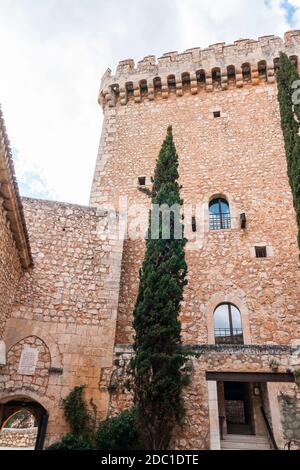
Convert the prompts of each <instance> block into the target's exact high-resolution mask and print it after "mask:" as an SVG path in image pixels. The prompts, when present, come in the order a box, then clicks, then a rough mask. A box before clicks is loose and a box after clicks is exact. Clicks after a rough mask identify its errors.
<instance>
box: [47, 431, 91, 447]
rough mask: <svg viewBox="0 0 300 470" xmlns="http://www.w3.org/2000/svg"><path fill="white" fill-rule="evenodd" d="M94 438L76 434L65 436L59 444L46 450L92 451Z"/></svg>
mask: <svg viewBox="0 0 300 470" xmlns="http://www.w3.org/2000/svg"><path fill="white" fill-rule="evenodd" d="M94 449H95V443H94V436H93V434H91V435H84V436H78V435H77V434H71V433H70V434H67V435H66V436H64V437H63V438H62V440H61V441H60V442H57V443H56V444H53V445H52V446H50V447H48V450H94Z"/></svg>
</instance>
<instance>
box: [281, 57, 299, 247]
mask: <svg viewBox="0 0 300 470" xmlns="http://www.w3.org/2000/svg"><path fill="white" fill-rule="evenodd" d="M297 80H299V75H298V74H297V72H296V69H295V66H294V65H293V64H292V63H291V61H290V60H289V58H288V57H287V55H286V54H284V53H281V54H280V60H279V70H278V72H277V83H278V101H279V106H280V115H281V127H282V131H283V136H284V143H285V152H286V158H287V166H288V176H289V181H290V185H291V189H292V194H293V201H294V207H295V210H296V215H297V222H298V228H299V231H298V244H299V247H300V137H299V125H300V106H299V104H298V105H297V104H294V103H293V98H292V97H293V93H294V92H295V89H294V88H293V87H292V85H293V83H294V82H295V81H297Z"/></svg>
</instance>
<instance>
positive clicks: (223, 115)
mask: <svg viewBox="0 0 300 470" xmlns="http://www.w3.org/2000/svg"><path fill="white" fill-rule="evenodd" d="M215 113H220V117H219V118H215V116H214V114H215ZM227 117H228V115H227V113H225V112H223V111H222V107H221V106H214V107H212V108H210V110H209V119H211V120H212V121H214V120H216V121H217V122H218V120H219V119H221V118H227Z"/></svg>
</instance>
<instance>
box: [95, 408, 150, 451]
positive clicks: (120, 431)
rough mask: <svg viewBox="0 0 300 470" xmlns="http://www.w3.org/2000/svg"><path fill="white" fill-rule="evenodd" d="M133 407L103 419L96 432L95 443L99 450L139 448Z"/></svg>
mask: <svg viewBox="0 0 300 470" xmlns="http://www.w3.org/2000/svg"><path fill="white" fill-rule="evenodd" d="M135 419H136V412H135V410H134V409H131V410H127V411H123V412H122V413H120V414H119V415H118V416H116V417H115V418H110V419H107V420H106V421H103V422H102V423H101V424H100V426H99V429H98V431H97V433H96V438H95V441H96V442H95V445H96V448H97V449H99V450H100V449H101V450H139V449H141V445H140V444H139V443H138V434H137V431H136V428H135Z"/></svg>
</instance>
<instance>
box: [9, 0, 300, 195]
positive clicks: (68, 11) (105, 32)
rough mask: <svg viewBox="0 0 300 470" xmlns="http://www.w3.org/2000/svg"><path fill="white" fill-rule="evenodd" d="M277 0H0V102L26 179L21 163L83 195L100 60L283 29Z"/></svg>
mask: <svg viewBox="0 0 300 470" xmlns="http://www.w3.org/2000/svg"><path fill="white" fill-rule="evenodd" d="M283 3H284V2H281V1H279V0H276V1H275V0H274V1H269V2H265V1H264V0H243V1H242V2H241V1H240V0H227V1H226V2H224V1H223V0H215V1H214V2H211V1H206V0H201V1H200V0H160V1H158V0H151V1H150V0H140V1H136V2H130V3H125V2H124V0H111V1H110V2H106V1H99V0H86V1H84V2H83V1H82V0H43V2H37V1H36V0H0V11H1V16H0V57H1V73H0V102H1V103H2V105H3V112H4V116H5V118H6V121H7V127H8V132H9V136H10V139H11V141H12V145H13V146H14V147H16V148H17V149H18V152H19V157H18V159H17V162H16V164H17V165H16V166H17V171H18V174H19V176H20V178H21V179H22V178H23V183H24V178H25V176H24V175H25V173H26V174H27V175H28V174H30V172H31V173H32V174H34V175H36V174H37V173H40V176H41V179H42V181H44V185H45V192H43V191H42V192H41V188H40V186H39V188H38V190H34V187H33V192H34V191H35V194H39V195H40V194H47V195H50V196H51V197H53V198H56V199H60V200H65V201H69V202H78V203H83V204H87V203H88V198H89V190H90V186H91V182H92V176H93V171H94V165H95V160H96V155H97V147H98V141H99V138H100V131H101V122H102V111H101V109H100V107H99V106H98V104H97V94H98V88H99V84H100V79H101V75H102V74H103V73H104V71H105V70H106V69H107V67H111V68H114V67H115V66H116V64H117V62H118V60H121V59H124V58H128V57H133V58H135V59H140V58H141V57H143V56H145V55H147V54H149V53H154V54H156V55H160V54H161V53H163V52H166V51H168V50H184V49H186V48H189V47H193V46H196V45H199V46H202V47H205V46H207V45H208V44H211V43H214V42H219V41H226V42H231V41H233V40H235V39H237V38H240V37H252V38H256V37H257V36H260V35H264V34H283V32H284V31H285V30H288V29H290V25H289V24H288V23H287V17H286V14H287V11H286V9H285V8H283ZM289 3H290V4H291V5H293V6H294V7H295V8H296V12H295V14H294V17H293V26H297V25H298V24H299V25H300V0H290V2H289ZM25 169H26V170H25ZM26 178H27V177H26ZM26 178H25V180H26ZM26 181H27V182H26V184H27V186H28V182H30V181H31V180H30V179H29V180H28V178H27V180H26ZM35 181H36V179H35ZM26 184H25V183H24V184H23V190H24V191H25V192H27V190H26ZM36 184H37V183H36ZM39 185H41V181H39ZM24 188H25V189H24Z"/></svg>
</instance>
